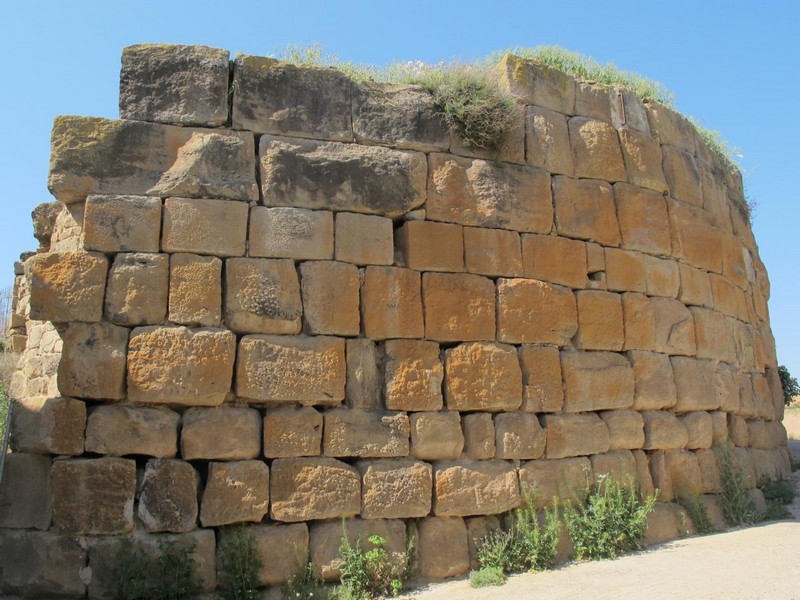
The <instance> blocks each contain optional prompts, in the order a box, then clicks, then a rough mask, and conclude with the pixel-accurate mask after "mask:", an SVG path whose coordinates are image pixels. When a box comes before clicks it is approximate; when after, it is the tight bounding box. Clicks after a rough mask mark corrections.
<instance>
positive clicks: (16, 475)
mask: <svg viewBox="0 0 800 600" xmlns="http://www.w3.org/2000/svg"><path fill="white" fill-rule="evenodd" d="M51 464H52V459H51V458H50V457H49V456H40V455H37V454H25V453H22V452H12V453H10V454H8V455H7V456H6V457H5V463H4V465H3V481H2V485H0V506H2V507H3V510H2V511H0V527H10V528H13V529H26V528H35V529H48V528H49V527H50V518H51V517H52V514H53V506H52V496H51V491H50V466H51ZM0 548H2V542H0Z"/></svg>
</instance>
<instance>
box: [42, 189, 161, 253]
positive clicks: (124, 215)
mask: <svg viewBox="0 0 800 600" xmlns="http://www.w3.org/2000/svg"><path fill="white" fill-rule="evenodd" d="M160 235H161V200H160V199H159V198H149V197H147V196H89V197H88V198H87V199H86V211H85V213H84V219H83V247H84V248H85V249H86V250H96V251H97V252H106V253H110V252H158V248H159V242H160ZM48 242H49V239H48Z"/></svg>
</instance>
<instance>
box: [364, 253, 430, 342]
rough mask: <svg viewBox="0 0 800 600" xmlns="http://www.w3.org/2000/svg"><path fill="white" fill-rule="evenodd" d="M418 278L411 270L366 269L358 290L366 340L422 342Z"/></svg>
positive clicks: (419, 281)
mask: <svg viewBox="0 0 800 600" xmlns="http://www.w3.org/2000/svg"><path fill="white" fill-rule="evenodd" d="M421 287H422V286H421V276H420V274H419V272H417V271H412V270H411V269H400V268H397V267H377V266H375V267H367V269H366V273H365V275H364V281H363V283H362V287H361V318H362V322H363V324H364V333H365V335H366V337H368V338H371V339H373V340H381V339H386V338H421V337H423V336H424V335H425V324H424V320H423V317H422V293H421Z"/></svg>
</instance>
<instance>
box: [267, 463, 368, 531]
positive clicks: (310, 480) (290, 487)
mask: <svg viewBox="0 0 800 600" xmlns="http://www.w3.org/2000/svg"><path fill="white" fill-rule="evenodd" d="M270 496H271V498H272V505H271V507H270V518H271V519H274V520H276V521H289V522H295V521H306V520H309V519H340V518H342V517H350V516H353V515H357V514H358V513H359V511H360V510H361V477H360V475H359V473H358V471H357V470H356V469H355V468H354V467H351V466H350V465H348V464H345V463H343V462H341V461H338V460H336V459H334V458H276V459H275V460H274V461H272V479H271V481H270Z"/></svg>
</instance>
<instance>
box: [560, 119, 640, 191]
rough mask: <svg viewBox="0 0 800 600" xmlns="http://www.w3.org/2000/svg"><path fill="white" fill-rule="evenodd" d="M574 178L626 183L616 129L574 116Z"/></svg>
mask: <svg viewBox="0 0 800 600" xmlns="http://www.w3.org/2000/svg"><path fill="white" fill-rule="evenodd" d="M569 139H570V143H571V145H572V156H573V158H574V165H575V176H576V177H581V178H589V179H602V180H604V181H610V182H614V181H627V180H628V175H627V173H626V171H625V161H624V159H623V158H622V149H621V147H620V143H619V136H618V135H617V130H616V129H615V128H614V127H613V126H612V125H611V124H610V123H605V122H603V121H598V120H597V119H587V118H585V117H573V118H571V119H570V120H569Z"/></svg>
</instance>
